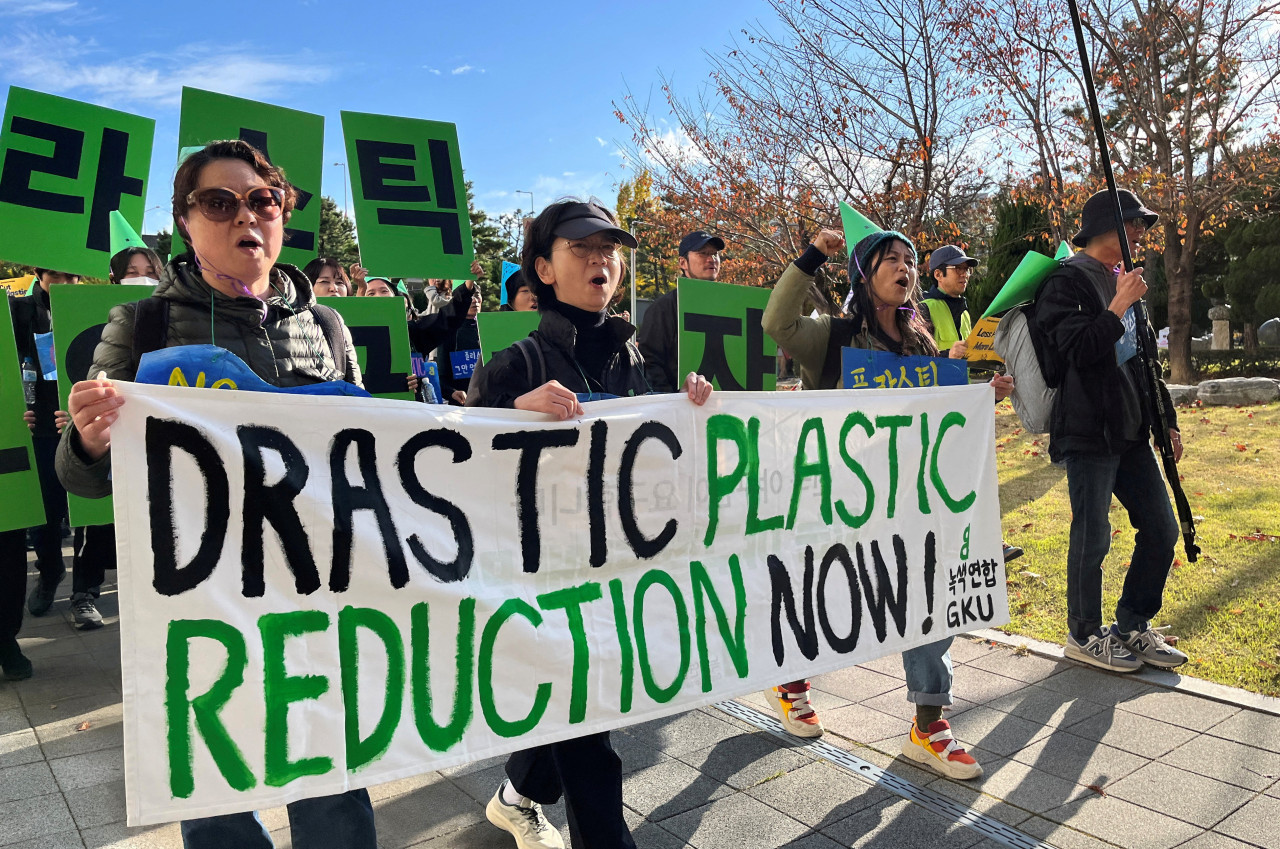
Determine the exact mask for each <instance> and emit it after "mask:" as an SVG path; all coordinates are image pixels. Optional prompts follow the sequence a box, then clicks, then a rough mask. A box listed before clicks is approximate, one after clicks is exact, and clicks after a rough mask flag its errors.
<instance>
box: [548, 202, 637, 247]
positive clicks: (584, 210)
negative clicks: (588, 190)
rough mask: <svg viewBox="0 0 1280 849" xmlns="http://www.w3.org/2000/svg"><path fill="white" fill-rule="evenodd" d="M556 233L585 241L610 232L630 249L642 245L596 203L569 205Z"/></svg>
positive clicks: (563, 236)
mask: <svg viewBox="0 0 1280 849" xmlns="http://www.w3.org/2000/svg"><path fill="white" fill-rule="evenodd" d="M551 232H553V233H555V234H556V235H557V236H559V237H560V238H562V239H585V238H586V237H587V236H590V235H593V234H595V233H602V232H608V233H609V235H611V236H614V237H615V238H617V240H618V241H619V242H621V243H622V244H624V245H626V246H627V247H629V248H634V247H636V246H637V245H639V244H640V243H639V242H637V241H636V237H635V236H633V235H631V234H630V233H628V232H627V231H626V230H623V229H622V228H621V227H619V226H618V225H617V224H614V223H613V222H612V221H611V220H609V216H608V214H607V213H606V211H605V209H604V207H602V206H597V205H596V204H594V203H567V204H565V205H564V209H563V210H561V212H560V219H559V220H558V221H557V222H556V226H555V229H554V230H552V231H551Z"/></svg>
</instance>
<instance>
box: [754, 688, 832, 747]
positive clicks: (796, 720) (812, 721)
mask: <svg viewBox="0 0 1280 849" xmlns="http://www.w3.org/2000/svg"><path fill="white" fill-rule="evenodd" d="M764 697H765V699H766V700H768V702H769V704H771V705H773V709H774V711H775V712H776V713H777V714H778V718H779V719H780V720H782V727H783V728H785V729H786V730H787V733H789V734H793V735H795V736H796V737H821V736H822V723H821V722H819V721H818V714H817V712H816V711H814V709H813V705H811V704H810V703H809V682H808V681H793V682H792V683H790V684H779V685H778V686H777V687H770V688H769V689H768V690H765V691H764Z"/></svg>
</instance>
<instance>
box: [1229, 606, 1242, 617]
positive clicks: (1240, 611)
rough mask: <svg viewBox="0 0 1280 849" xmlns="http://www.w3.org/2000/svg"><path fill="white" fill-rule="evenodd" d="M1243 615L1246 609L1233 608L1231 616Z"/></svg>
mask: <svg viewBox="0 0 1280 849" xmlns="http://www.w3.org/2000/svg"><path fill="white" fill-rule="evenodd" d="M1241 613H1244V608H1243V607H1233V608H1231V615H1232V616H1239V615H1240V614H1241Z"/></svg>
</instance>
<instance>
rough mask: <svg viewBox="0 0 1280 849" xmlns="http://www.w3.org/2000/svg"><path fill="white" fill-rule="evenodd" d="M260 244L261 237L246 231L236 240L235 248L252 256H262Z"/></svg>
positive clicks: (261, 241) (261, 243)
mask: <svg viewBox="0 0 1280 849" xmlns="http://www.w3.org/2000/svg"><path fill="white" fill-rule="evenodd" d="M262 246H263V240H262V237H261V236H259V235H258V234H257V233H247V234H245V235H243V236H241V237H240V239H239V241H237V242H236V249H237V250H239V251H242V252H244V253H246V254H248V255H249V256H254V257H258V256H262V253H263V251H262Z"/></svg>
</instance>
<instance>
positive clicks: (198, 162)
mask: <svg viewBox="0 0 1280 849" xmlns="http://www.w3.org/2000/svg"><path fill="white" fill-rule="evenodd" d="M294 198H295V192H294V189H293V187H292V186H290V185H289V184H288V182H286V180H285V176H284V172H283V171H281V170H280V169H279V168H276V167H275V166H273V165H271V163H269V162H268V161H267V160H266V158H265V157H264V156H263V155H262V154H261V153H260V152H259V151H258V150H257V149H255V148H254V147H252V146H251V145H249V144H248V143H246V142H243V141H239V140H233V141H216V142H210V143H209V144H208V145H206V146H205V147H204V148H203V149H202V150H200V151H198V152H196V153H194V154H192V155H191V156H190V157H188V158H187V159H186V160H185V161H184V162H183V163H182V165H181V166H179V168H178V173H177V174H176V175H175V176H174V180H173V213H174V218H175V219H176V220H177V223H178V228H179V230H180V232H181V233H182V236H183V239H184V240H185V241H186V243H187V244H188V245H189V246H190V252H189V253H186V254H184V255H182V256H178V257H175V258H174V259H173V260H171V261H170V262H169V264H168V265H167V266H165V268H164V270H163V271H161V272H160V283H159V285H158V286H156V290H155V293H154V294H153V295H152V298H153V299H161V300H163V301H166V302H167V305H168V308H167V316H168V318H167V326H163V327H161V328H159V329H160V330H161V331H163V334H164V335H163V337H162V338H163V339H164V340H165V346H173V345H198V344H213V345H217V346H219V347H221V348H225V349H227V350H228V351H231V352H232V353H234V354H235V355H236V356H238V357H239V358H240V359H241V360H243V361H244V362H245V363H246V364H247V365H248V366H249V368H251V369H252V370H253V371H254V372H255V373H256V374H257V375H258V376H259V377H261V378H262V379H263V380H265V381H267V382H268V383H272V384H274V385H276V386H301V385H304V384H311V383H319V382H322V381H329V380H341V379H344V378H346V379H349V380H351V381H352V382H354V383H357V384H359V382H360V370H359V367H358V366H356V364H355V362H356V360H355V349H354V348H353V346H352V344H351V336H350V333H348V332H347V330H346V327H345V326H344V325H342V324H341V323H340V322H341V319H340V318H338V317H337V316H336V313H333V312H332V311H329V312H328V313H327V315H329V316H331V318H328V319H325V318H317V317H316V315H317V314H316V312H315V309H314V308H315V306H316V303H315V295H314V294H313V292H312V290H311V284H310V282H309V281H308V280H307V278H306V277H305V276H304V275H303V274H302V273H301V272H299V271H298V269H297V268H295V267H294V266H291V265H281V264H277V263H276V259H277V258H278V257H279V255H280V248H281V246H282V244H283V240H284V225H285V223H286V222H287V221H288V220H289V214H290V212H291V211H292V210H293V205H294ZM137 310H138V305H137V304H125V305H123V306H118V307H115V308H114V309H112V311H111V318H110V321H109V322H108V323H107V326H106V327H105V328H104V329H103V331H102V341H100V342H99V343H98V347H97V349H96V350H95V351H94V357H93V360H94V362H93V366H92V368H91V369H90V371H89V373H90V374H92V375H97V374H100V373H104V372H105V374H106V378H105V379H94V380H83V381H80V382H79V383H77V384H75V386H73V387H72V389H71V394H70V397H69V399H68V411H69V412H70V413H71V420H72V426H71V427H68V428H67V429H66V430H65V431H64V433H63V439H62V443H61V445H59V448H58V475H59V477H60V478H61V479H62V481H63V483H64V485H65V486H66V487H67V489H68V490H69V491H71V492H74V493H76V494H78V495H82V496H87V497H90V498H97V497H102V496H104V495H108V494H110V492H111V483H110V480H109V479H108V475H109V473H110V468H111V455H110V444H111V426H112V424H114V423H115V421H116V420H117V418H118V416H119V412H118V410H119V407H120V405H121V404H123V403H124V399H123V398H122V397H121V396H120V394H119V392H118V390H117V389H116V387H115V385H114V383H113V381H117V380H131V379H132V378H133V376H134V370H135V368H136V365H135V364H134V362H133V348H132V346H133V339H134V334H135V331H137V332H139V333H140V334H142V335H143V336H146V335H147V334H151V333H155V331H156V329H157V328H155V327H149V328H146V327H139V326H136V324H135V318H136V317H137ZM148 315H155V313H154V311H152V312H149V313H148ZM148 320H149V319H148ZM326 321H336V322H339V323H338V325H337V326H338V327H339V328H341V331H342V337H343V338H344V339H345V350H344V351H343V352H342V353H343V354H344V355H345V356H343V357H342V359H343V361H342V362H339V361H338V356H336V355H335V352H334V351H333V350H332V348H331V346H330V344H329V342H328V339H327V338H326V337H327V334H326V330H325V327H324V326H322V325H323V323H324V322H326ZM331 326H332V325H330V327H331ZM288 810H289V823H290V826H291V828H292V836H293V845H294V846H295V847H297V849H320V847H340V849H376V847H377V840H376V835H375V832H374V824H373V806H372V805H371V804H370V801H369V794H368V793H367V792H366V791H364V790H353V791H349V792H347V793H341V794H337V795H334V796H323V797H320V798H315V799H303V800H301V801H298V802H293V803H291V804H290V805H289V806H288ZM182 839H183V844H184V845H185V846H187V847H189V849H204V848H205V847H209V849H213V847H227V846H236V847H251V849H270V847H271V846H272V845H273V844H272V840H271V837H270V835H269V834H268V832H267V830H266V829H265V828H264V827H263V825H262V822H261V821H260V820H259V819H258V816H257V814H256V813H254V812H245V813H239V814H227V815H224V816H215V817H206V818H203V819H196V820H188V821H186V822H184V823H182Z"/></svg>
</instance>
